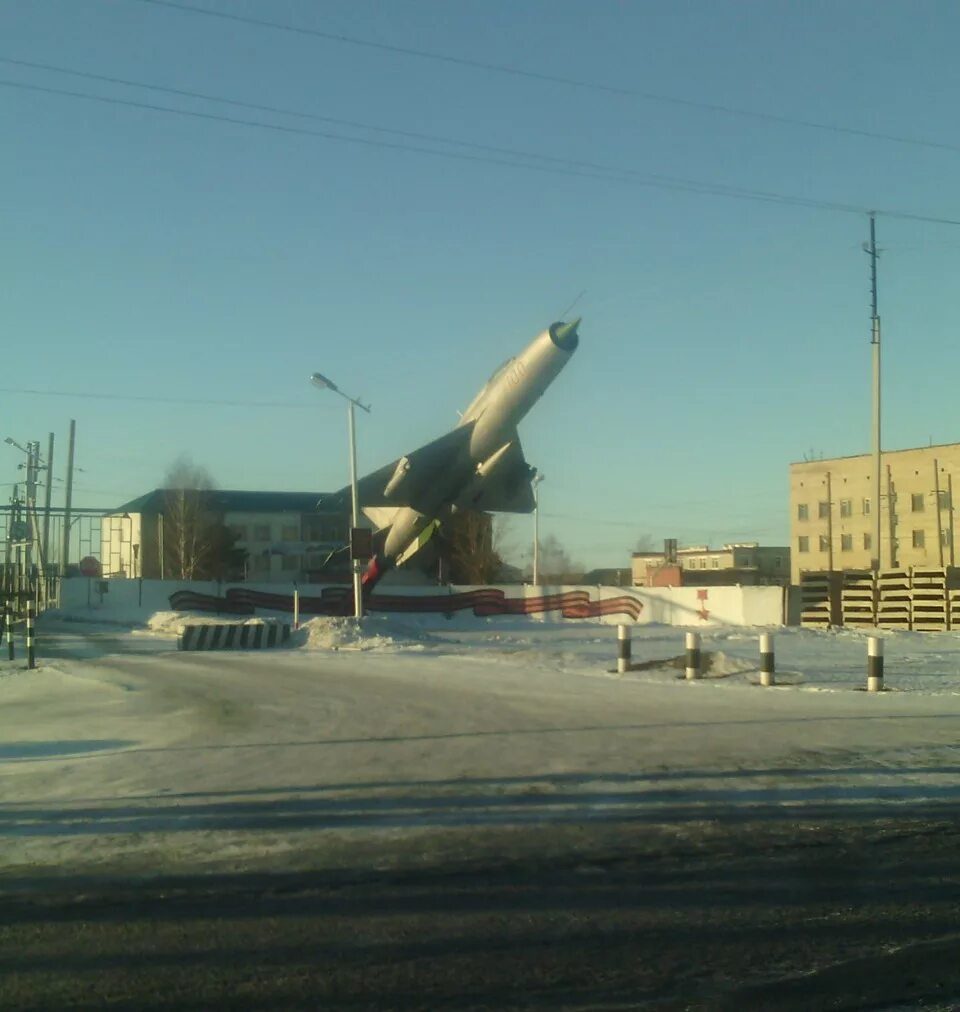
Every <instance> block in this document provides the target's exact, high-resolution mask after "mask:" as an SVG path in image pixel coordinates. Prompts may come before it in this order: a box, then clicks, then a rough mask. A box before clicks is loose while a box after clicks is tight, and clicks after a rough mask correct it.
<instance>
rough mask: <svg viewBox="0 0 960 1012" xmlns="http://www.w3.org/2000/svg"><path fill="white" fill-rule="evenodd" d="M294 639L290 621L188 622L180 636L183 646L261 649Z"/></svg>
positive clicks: (203, 648)
mask: <svg viewBox="0 0 960 1012" xmlns="http://www.w3.org/2000/svg"><path fill="white" fill-rule="evenodd" d="M289 639H290V626H289V625H276V624H274V623H269V624H267V623H261V622H257V623H251V624H249V625H243V624H241V623H239V622H224V623H222V624H213V623H209V624H203V625H200V624H198V625H185V626H184V627H183V632H182V633H181V634H180V636H179V638H178V639H177V648H178V649H179V650H260V649H263V648H264V647H279V646H283V644H284V643H286V642H287V641H288V640H289Z"/></svg>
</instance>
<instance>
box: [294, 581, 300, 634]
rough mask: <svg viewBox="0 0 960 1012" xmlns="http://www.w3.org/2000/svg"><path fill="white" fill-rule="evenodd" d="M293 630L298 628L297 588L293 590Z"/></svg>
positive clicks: (298, 597) (298, 594)
mask: <svg viewBox="0 0 960 1012" xmlns="http://www.w3.org/2000/svg"><path fill="white" fill-rule="evenodd" d="M293 628H294V629H299V628H300V591H299V589H298V588H297V587H294V588H293Z"/></svg>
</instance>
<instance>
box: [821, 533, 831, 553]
mask: <svg viewBox="0 0 960 1012" xmlns="http://www.w3.org/2000/svg"><path fill="white" fill-rule="evenodd" d="M820 551H821V552H829V551H830V539H829V538H828V537H827V536H826V534H821V535H820Z"/></svg>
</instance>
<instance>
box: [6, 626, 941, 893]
mask: <svg viewBox="0 0 960 1012" xmlns="http://www.w3.org/2000/svg"><path fill="white" fill-rule="evenodd" d="M72 618H74V619H75V616H69V615H57V616H52V615H48V616H44V618H43V619H42V620H41V622H40V626H39V634H38V657H39V666H38V668H37V670H34V671H28V670H26V666H25V663H24V662H23V660H16V661H14V662H9V661H7V660H5V657H6V648H5V647H4V650H3V653H2V654H0V656H2V657H3V658H4V660H2V661H0V838H2V848H0V874H2V875H3V878H4V881H5V883H6V884H7V885H8V886H9V885H10V883H12V882H15V881H16V880H17V879H18V878H22V877H23V876H24V875H26V874H28V873H29V874H37V873H56V874H59V873H68V872H69V873H74V872H78V871H91V872H96V871H111V872H112V871H131V872H154V871H157V872H159V871H171V870H187V869H196V868H203V869H241V868H273V867H283V868H286V869H289V868H294V867H308V866H317V865H323V866H334V865H347V864H350V863H355V862H357V861H371V862H377V861H381V862H383V861H386V860H387V855H388V854H389V853H392V852H394V851H398V850H403V851H404V852H405V853H406V854H407V855H408V856H409V855H419V856H420V857H421V858H422V859H423V860H428V859H430V858H431V856H435V855H437V854H442V855H446V856H450V855H453V856H456V855H463V854H466V853H467V852H468V851H470V850H471V849H476V848H478V847H484V846H485V847H487V848H488V850H490V851H492V852H494V853H503V852H504V850H505V849H506V848H511V847H514V846H521V845H522V842H521V840H520V836H521V834H524V838H525V839H526V837H527V836H528V835H529V831H531V830H537V831H539V832H540V834H541V835H540V836H539V837H537V838H536V845H537V846H541V847H549V846H551V845H557V846H559V845H560V843H561V842H562V841H572V840H580V841H583V840H585V839H586V838H587V837H589V836H592V835H598V836H599V835H604V834H607V835H609V834H611V833H614V832H616V833H619V834H620V836H621V837H623V834H624V833H625V832H627V833H630V834H636V833H637V832H640V831H641V830H642V831H647V830H648V829H649V830H650V831H652V829H653V827H663V826H671V827H674V830H675V832H676V833H677V834H680V835H683V834H688V835H689V834H690V833H692V832H694V831H695V830H697V831H699V830H702V829H703V827H705V826H710V825H716V824H718V823H722V822H723V821H724V820H728V819H757V820H765V821H766V822H768V823H772V822H777V823H779V824H782V825H783V826H784V829H785V831H789V830H790V829H791V827H792V826H793V825H794V824H795V823H796V822H797V821H798V820H799V819H801V818H802V819H804V820H810V819H815V820H819V821H820V822H826V821H829V820H836V819H842V818H852V817H856V818H861V817H862V818H868V817H869V818H875V817H880V816H886V817H892V816H895V815H896V814H897V813H898V812H901V811H904V810H906V809H907V808H909V809H910V810H911V811H914V810H920V809H923V810H929V811H934V810H936V811H944V810H947V809H949V808H953V807H955V806H956V804H957V802H958V801H960V778H958V774H960V755H958V748H960V745H958V731H960V636H956V637H955V636H953V635H951V634H923V633H897V634H884V639H885V641H886V681H887V686H888V689H889V691H886V692H884V693H882V694H869V695H868V694H867V693H866V692H864V691H862V689H863V686H864V683H865V674H866V634H863V633H857V632H852V631H836V632H819V631H812V630H801V629H777V630H774V632H775V635H776V647H777V669H778V680H779V682H780V684H779V685H778V686H777V687H775V688H772V689H762V688H760V687H759V686H758V685H757V682H758V679H759V676H758V671H757V660H758V635H759V632H760V631H761V630H756V629H744V628H722V627H721V628H717V629H713V630H705V631H704V633H703V649H704V652H705V654H706V655H707V656H708V657H709V659H710V662H711V667H710V670H709V672H708V674H707V676H706V677H705V678H704V679H703V680H702V681H700V682H694V683H689V682H686V681H684V680H683V679H682V670H680V669H679V668H678V666H677V658H679V656H680V655H681V654H682V651H683V632H684V630H683V629H678V628H672V627H666V626H642V627H641V626H637V627H635V628H634V644H633V658H634V662H635V664H636V665H638V670H635V671H631V672H630V673H629V674H627V675H625V676H623V677H620V676H617V675H615V674H614V673H613V672H612V669H613V668H614V667H615V657H616V631H615V629H614V628H612V627H610V626H601V625H596V624H591V623H580V622H567V623H555V624H552V623H544V622H531V621H529V620H527V619H520V618H518V619H510V618H497V619H490V620H476V619H473V618H468V617H466V616H457V617H454V618H452V619H450V620H446V619H444V618H443V617H442V616H438V617H420V616H403V617H402V618H395V617H389V616H372V617H368V618H367V619H365V620H364V624H363V627H362V629H361V630H358V629H357V627H356V625H355V624H354V623H353V621H352V620H349V619H313V620H311V621H310V622H308V623H306V624H305V626H304V628H303V629H302V630H300V631H299V632H298V633H296V634H295V636H294V642H293V645H292V646H291V647H289V648H285V649H280V650H271V651H251V652H217V653H186V652H178V651H177V650H176V631H177V630H178V628H179V627H180V626H181V625H182V623H183V621H184V620H185V619H186V618H189V619H190V621H194V620H201V621H202V620H204V619H197V618H195V617H192V616H183V615H177V614H172V613H159V614H157V615H155V616H154V618H153V619H152V620H151V621H150V622H149V623H148V624H147V625H146V626H143V627H138V628H124V627H122V626H118V625H104V624H100V625H98V624H92V623H89V622H79V621H75V620H71V619H72ZM206 620H209V619H206ZM17 646H18V651H20V656H21V657H22V643H20V642H18V644H17Z"/></svg>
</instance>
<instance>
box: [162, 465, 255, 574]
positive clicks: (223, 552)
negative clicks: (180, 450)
mask: <svg viewBox="0 0 960 1012" xmlns="http://www.w3.org/2000/svg"><path fill="white" fill-rule="evenodd" d="M163 484H164V507H163V523H164V556H165V559H164V561H165V565H166V568H167V571H168V572H170V573H172V574H173V575H174V576H175V577H176V578H177V579H180V580H204V579H210V578H216V579H223V578H226V577H229V576H231V575H233V573H234V571H235V570H236V569H237V568H238V566H242V558H241V556H242V555H243V553H242V552H238V551H237V549H236V548H235V546H234V543H235V541H236V536H235V535H234V534H233V532H231V531H229V530H228V529H227V528H226V527H225V526H224V524H223V518H222V517H221V516H218V515H217V514H216V512H215V511H214V508H213V502H212V497H211V493H212V491H213V489H214V483H213V478H211V476H210V473H209V471H207V470H206V468H204V467H200V466H199V465H196V464H194V463H193V462H192V461H191V460H190V458H189V457H187V456H181V457H179V458H178V459H177V460H176V461H175V462H174V463H173V464H172V465H171V466H170V468H169V469H168V470H167V473H166V475H165V477H164V482H163Z"/></svg>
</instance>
